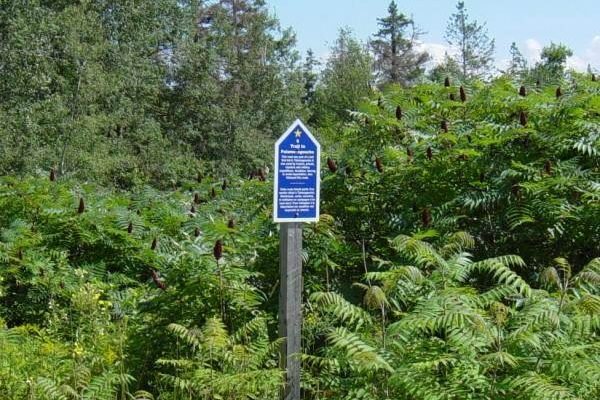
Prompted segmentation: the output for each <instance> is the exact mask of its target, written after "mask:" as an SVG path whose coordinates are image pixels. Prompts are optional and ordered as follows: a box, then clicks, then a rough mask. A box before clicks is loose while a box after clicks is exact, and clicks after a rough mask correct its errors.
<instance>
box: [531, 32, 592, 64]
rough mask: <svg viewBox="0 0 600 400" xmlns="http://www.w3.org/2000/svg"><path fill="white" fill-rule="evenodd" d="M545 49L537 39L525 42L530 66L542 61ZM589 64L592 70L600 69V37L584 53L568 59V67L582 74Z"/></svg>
mask: <svg viewBox="0 0 600 400" xmlns="http://www.w3.org/2000/svg"><path fill="white" fill-rule="evenodd" d="M543 47H544V46H543V45H542V43H540V41H539V40H537V39H534V38H530V39H527V40H526V41H525V50H524V56H525V58H526V59H527V61H528V62H529V64H530V65H534V64H535V63H536V62H538V61H540V56H541V54H542V48H543ZM588 64H589V65H591V66H592V68H595V69H600V35H596V36H594V37H593V38H592V40H591V41H590V43H589V44H588V46H587V48H586V49H585V50H584V51H583V52H581V53H579V54H573V56H572V57H569V58H568V59H567V67H569V68H572V69H574V70H576V71H580V72H583V71H585V70H586V69H587V66H588Z"/></svg>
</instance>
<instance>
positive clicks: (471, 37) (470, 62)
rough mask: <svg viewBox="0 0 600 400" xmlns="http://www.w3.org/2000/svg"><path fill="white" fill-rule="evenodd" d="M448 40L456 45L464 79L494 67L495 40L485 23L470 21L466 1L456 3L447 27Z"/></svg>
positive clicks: (457, 59)
mask: <svg viewBox="0 0 600 400" xmlns="http://www.w3.org/2000/svg"><path fill="white" fill-rule="evenodd" d="M446 40H447V42H448V44H450V45H451V46H453V47H455V48H456V50H457V54H456V56H455V58H456V61H457V62H458V64H459V65H460V67H461V72H462V77H463V78H464V79H468V78H475V77H481V76H483V75H485V74H486V73H489V72H490V71H491V69H492V63H493V60H494V59H493V55H494V47H495V45H494V40H493V39H490V38H489V37H488V34H487V29H486V27H485V24H483V25H481V24H479V23H478V22H477V21H470V20H469V15H468V14H467V9H466V7H465V3H464V1H459V2H458V4H457V5H456V13H454V14H452V16H451V17H450V20H449V22H448V27H447V28H446Z"/></svg>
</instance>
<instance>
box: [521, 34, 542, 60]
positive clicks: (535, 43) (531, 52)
mask: <svg viewBox="0 0 600 400" xmlns="http://www.w3.org/2000/svg"><path fill="white" fill-rule="evenodd" d="M543 47H544V46H542V44H541V43H540V42H539V40H537V39H534V38H530V39H527V40H526V41H525V54H524V56H525V58H526V59H527V62H528V63H529V64H535V63H536V62H538V61H540V58H541V55H542V48H543Z"/></svg>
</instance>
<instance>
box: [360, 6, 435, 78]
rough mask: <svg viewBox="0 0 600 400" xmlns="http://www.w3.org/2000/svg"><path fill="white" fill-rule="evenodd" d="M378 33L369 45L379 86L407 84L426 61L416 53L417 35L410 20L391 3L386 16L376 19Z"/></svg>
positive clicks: (422, 69)
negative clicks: (380, 84)
mask: <svg viewBox="0 0 600 400" xmlns="http://www.w3.org/2000/svg"><path fill="white" fill-rule="evenodd" d="M377 21H378V25H379V27H380V29H379V31H378V32H377V33H376V34H375V37H376V39H375V40H373V41H372V42H371V48H372V49H373V53H374V54H375V68H376V72H377V73H378V75H379V80H380V81H381V82H382V83H400V84H403V85H407V84H410V83H411V82H413V81H414V80H415V79H416V78H417V77H418V76H420V75H422V74H423V72H424V64H425V63H426V62H427V60H428V59H429V55H428V54H427V53H426V52H421V51H418V50H417V49H416V48H415V42H416V40H417V39H418V36H419V32H418V31H417V30H416V29H415V25H414V22H413V20H412V19H410V18H408V17H407V16H406V15H404V14H403V13H401V12H399V11H398V5H397V4H396V2H395V1H392V2H391V3H390V5H389V7H388V15H387V16H386V17H384V18H378V20H377Z"/></svg>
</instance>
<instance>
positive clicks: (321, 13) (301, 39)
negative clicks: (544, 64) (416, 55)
mask: <svg viewBox="0 0 600 400" xmlns="http://www.w3.org/2000/svg"><path fill="white" fill-rule="evenodd" d="M389 3H390V0H267V6H268V8H269V9H270V11H271V12H272V13H273V14H274V15H276V16H277V17H278V18H279V20H280V22H281V25H282V27H292V28H293V29H294V31H295V32H296V35H297V40H298V49H299V50H301V51H302V52H303V53H305V52H306V50H307V49H312V50H313V51H314V52H315V54H316V55H317V56H318V57H319V58H320V59H322V60H325V59H326V58H327V54H328V53H329V48H330V47H331V45H332V44H333V43H334V41H335V39H336V37H337V33H338V31H339V29H340V28H342V27H349V28H351V29H352V31H353V32H354V34H355V36H356V37H357V38H359V39H361V40H367V39H368V38H369V37H370V36H371V35H372V34H373V33H375V32H376V31H377V29H378V28H377V18H379V17H383V16H385V15H386V13H387V7H388V5H389ZM396 3H397V4H398V8H399V9H400V11H401V12H403V13H404V14H406V15H409V16H412V18H413V20H414V21H415V23H416V25H417V27H418V28H420V29H421V30H422V31H425V34H424V35H423V36H422V37H421V41H422V42H423V44H422V46H423V48H425V49H426V50H428V51H429V53H430V54H431V55H432V58H433V60H434V62H435V61H439V60H441V59H442V58H443V56H444V52H445V51H446V50H448V46H447V43H446V41H445V39H444V33H445V30H446V25H447V23H448V19H449V17H450V15H451V14H452V13H453V12H454V11H455V10H456V1H455V0H396ZM465 6H466V8H467V11H468V14H469V16H470V18H471V19H474V20H477V21H478V22H480V23H486V26H487V29H488V34H489V36H490V37H491V38H494V39H495V41H496V60H495V61H496V65H497V66H498V67H499V68H501V67H502V65H504V64H505V63H506V62H507V60H508V58H509V51H508V50H509V48H510V45H511V43H512V42H516V44H517V46H518V47H519V49H520V50H521V52H522V53H523V55H524V56H525V57H526V58H527V59H528V60H529V61H530V62H535V61H537V60H539V54H540V52H541V49H542V47H543V46H545V45H547V44H550V43H551V42H554V43H564V44H566V45H568V46H569V47H570V48H571V49H572V50H573V52H574V55H573V57H571V58H570V59H569V60H568V64H569V66H571V67H573V68H575V69H578V70H585V69H586V68H587V65H588V64H591V66H592V68H594V69H595V70H600V0H500V1H498V0H465Z"/></svg>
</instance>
